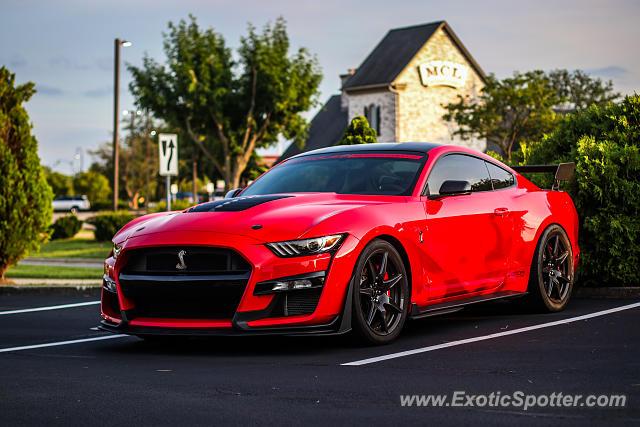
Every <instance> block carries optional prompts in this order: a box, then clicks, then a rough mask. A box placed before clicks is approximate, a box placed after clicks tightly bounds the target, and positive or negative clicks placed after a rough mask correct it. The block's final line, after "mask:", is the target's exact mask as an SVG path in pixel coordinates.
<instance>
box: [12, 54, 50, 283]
mask: <svg viewBox="0 0 640 427" xmlns="http://www.w3.org/2000/svg"><path fill="white" fill-rule="evenodd" d="M35 92H36V91H35V89H34V84H33V83H31V82H29V83H25V84H23V85H19V86H16V85H15V74H12V73H11V72H10V71H9V70H8V69H7V68H5V67H4V66H3V67H1V68H0V280H4V274H5V272H6V271H7V268H9V266H11V265H13V264H16V263H17V262H18V261H20V260H21V259H22V258H23V257H25V256H26V255H27V254H28V253H29V252H30V251H37V250H38V249H40V243H42V242H43V241H44V240H46V239H47V238H48V237H49V236H48V233H49V226H50V225H51V216H52V211H53V208H52V206H51V200H52V198H53V192H52V191H51V187H49V185H48V184H47V180H46V178H45V172H44V170H43V168H42V166H41V165H40V158H39V157H38V141H37V140H36V138H35V137H34V136H32V135H31V128H32V125H31V123H29V115H28V114H27V111H26V110H25V108H24V107H23V106H22V104H23V103H24V102H26V101H28V100H29V98H31V96H33V94H34V93H35Z"/></svg>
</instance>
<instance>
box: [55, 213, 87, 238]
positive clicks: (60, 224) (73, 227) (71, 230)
mask: <svg viewBox="0 0 640 427" xmlns="http://www.w3.org/2000/svg"><path fill="white" fill-rule="evenodd" d="M52 228H53V233H52V234H51V239H52V240H56V239H68V238H71V237H73V236H75V235H76V234H78V231H80V229H81V228H82V221H80V220H79V219H78V217H77V216H75V215H66V216H61V217H60V218H58V219H57V220H56V222H55V223H54V224H53V227H52Z"/></svg>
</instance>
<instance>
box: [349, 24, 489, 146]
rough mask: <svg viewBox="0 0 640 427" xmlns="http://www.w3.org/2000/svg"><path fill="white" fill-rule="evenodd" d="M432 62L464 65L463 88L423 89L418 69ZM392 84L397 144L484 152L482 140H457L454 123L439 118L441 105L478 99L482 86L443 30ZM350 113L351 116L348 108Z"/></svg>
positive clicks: (440, 116) (441, 110)
mask: <svg viewBox="0 0 640 427" xmlns="http://www.w3.org/2000/svg"><path fill="white" fill-rule="evenodd" d="M434 60H440V61H452V62H455V63H458V64H464V65H466V66H467V67H468V68H469V71H468V75H467V80H466V83H465V85H464V86H463V87H461V88H457V89H456V88H452V87H448V86H433V87H431V86H429V87H425V86H423V84H422V82H421V80H420V74H419V71H418V70H419V66H420V64H424V63H426V62H429V61H434ZM395 83H396V87H397V88H398V95H397V96H398V100H397V112H396V113H397V116H396V117H397V120H398V126H397V135H396V139H397V141H399V142H407V141H424V142H439V143H449V144H456V145H463V146H467V147H470V148H474V149H476V150H480V151H484V150H485V149H486V141H484V140H470V141H462V140H461V139H460V138H458V137H455V138H454V137H453V132H454V131H455V129H456V124H455V123H447V122H445V121H444V120H443V119H442V115H443V114H444V113H445V111H446V110H445V109H444V107H443V105H446V104H449V103H452V102H455V101H456V100H457V96H458V94H469V95H471V96H473V97H477V96H478V93H479V91H480V89H481V88H482V87H483V83H482V80H481V79H480V77H479V76H478V75H477V74H476V72H475V71H474V70H473V68H472V67H471V66H470V64H468V62H467V60H466V58H465V57H464V56H463V55H462V53H461V52H460V51H459V50H458V49H457V48H456V46H455V45H454V43H453V42H452V41H451V39H450V38H449V36H448V35H447V34H446V33H445V32H444V31H443V30H442V29H440V30H438V31H437V32H436V33H435V34H434V35H433V36H432V38H431V39H430V40H429V42H428V43H427V44H426V45H425V46H424V47H423V48H422V50H421V51H420V52H419V53H418V54H417V55H416V56H415V57H414V58H413V59H412V60H411V62H410V63H409V64H408V65H407V67H406V68H405V69H404V71H403V72H402V73H400V75H399V76H398V77H397V78H396V81H395ZM349 103H351V100H349ZM394 105H395V104H394ZM363 106H364V104H363ZM349 110H350V111H349V113H350V117H351V108H349Z"/></svg>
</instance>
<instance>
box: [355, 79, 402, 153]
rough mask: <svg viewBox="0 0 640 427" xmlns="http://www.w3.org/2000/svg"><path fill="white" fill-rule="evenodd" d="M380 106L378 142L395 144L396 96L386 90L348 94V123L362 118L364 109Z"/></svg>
mask: <svg viewBox="0 0 640 427" xmlns="http://www.w3.org/2000/svg"><path fill="white" fill-rule="evenodd" d="M371 104H374V105H379V106H380V135H378V142H396V95H395V94H394V93H392V92H389V91H388V90H379V91H366V92H365V91H362V92H349V93H348V108H349V122H348V123H351V120H353V118H354V117H355V116H364V107H368V106H370V105H371Z"/></svg>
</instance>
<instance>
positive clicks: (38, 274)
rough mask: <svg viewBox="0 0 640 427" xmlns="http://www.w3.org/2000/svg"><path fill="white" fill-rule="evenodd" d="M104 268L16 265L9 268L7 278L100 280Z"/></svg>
mask: <svg viewBox="0 0 640 427" xmlns="http://www.w3.org/2000/svg"><path fill="white" fill-rule="evenodd" d="M103 274H104V270H103V269H102V268H86V267H58V266H47V265H14V266H13V267H9V270H7V273H6V277H7V279H20V278H28V279H96V280H100V279H101V278H102V275H103Z"/></svg>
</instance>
